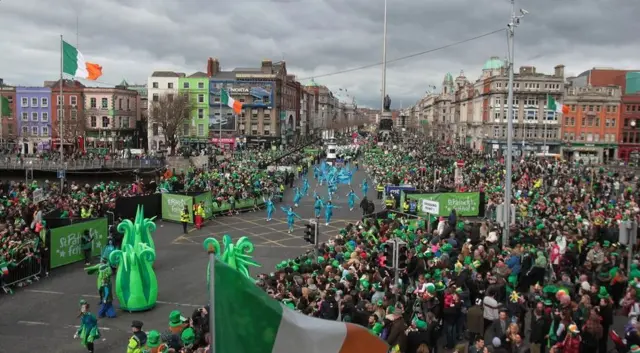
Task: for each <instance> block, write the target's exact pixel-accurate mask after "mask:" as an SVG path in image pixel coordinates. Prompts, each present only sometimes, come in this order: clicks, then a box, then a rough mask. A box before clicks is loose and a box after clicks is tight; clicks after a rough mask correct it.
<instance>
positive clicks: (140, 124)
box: [120, 80, 149, 149]
mask: <svg viewBox="0 0 640 353" xmlns="http://www.w3.org/2000/svg"><path fill="white" fill-rule="evenodd" d="M120 86H122V87H124V88H126V89H129V90H132V91H136V92H137V95H136V107H137V109H138V111H137V112H136V116H137V119H138V120H137V121H136V128H135V130H134V131H133V134H134V137H133V142H134V144H133V145H134V147H135V148H142V149H145V148H147V146H148V145H149V142H148V140H147V127H148V123H149V92H148V90H147V85H146V84H143V85H141V84H129V83H128V82H127V81H126V80H122V82H121V83H120Z"/></svg>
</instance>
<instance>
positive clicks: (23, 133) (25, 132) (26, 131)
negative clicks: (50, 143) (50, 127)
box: [22, 126, 29, 136]
mask: <svg viewBox="0 0 640 353" xmlns="http://www.w3.org/2000/svg"><path fill="white" fill-rule="evenodd" d="M27 135H29V128H28V127H26V126H23V127H22V136H27Z"/></svg>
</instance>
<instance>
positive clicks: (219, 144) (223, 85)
mask: <svg viewBox="0 0 640 353" xmlns="http://www.w3.org/2000/svg"><path fill="white" fill-rule="evenodd" d="M224 87H225V84H224V82H222V88H220V119H218V148H220V152H222V91H223V90H224ZM227 94H230V93H227ZM229 97H231V96H229Z"/></svg>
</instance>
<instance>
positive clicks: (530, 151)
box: [483, 140, 560, 157]
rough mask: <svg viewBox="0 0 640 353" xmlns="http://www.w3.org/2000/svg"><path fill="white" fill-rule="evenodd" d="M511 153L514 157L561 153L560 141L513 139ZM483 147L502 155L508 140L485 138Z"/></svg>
mask: <svg viewBox="0 0 640 353" xmlns="http://www.w3.org/2000/svg"><path fill="white" fill-rule="evenodd" d="M511 146H512V150H511V154H512V155H513V156H514V157H522V156H523V154H524V156H525V157H526V156H531V155H535V154H537V153H560V143H559V142H555V141H548V142H546V143H545V142H544V141H525V142H524V144H523V143H522V141H513V143H512V144H511ZM483 149H484V151H485V152H486V153H491V155H493V156H496V157H502V156H504V155H505V154H506V151H507V142H506V141H502V140H485V141H484V143H483Z"/></svg>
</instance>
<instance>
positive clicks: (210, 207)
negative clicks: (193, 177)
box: [193, 192, 213, 219]
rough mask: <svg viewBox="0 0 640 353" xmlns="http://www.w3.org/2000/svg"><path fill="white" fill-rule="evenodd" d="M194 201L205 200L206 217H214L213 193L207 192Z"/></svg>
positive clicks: (198, 202)
mask: <svg viewBox="0 0 640 353" xmlns="http://www.w3.org/2000/svg"><path fill="white" fill-rule="evenodd" d="M193 201H194V202H195V203H196V204H198V205H199V204H200V202H201V201H204V219H209V218H211V217H213V205H212V201H211V193H210V192H205V193H203V194H200V195H198V196H196V197H194V198H193Z"/></svg>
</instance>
